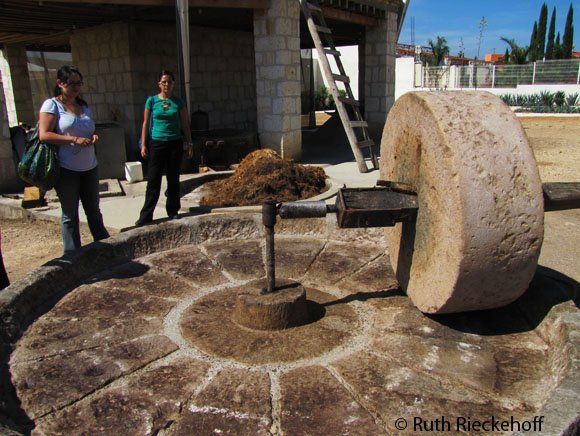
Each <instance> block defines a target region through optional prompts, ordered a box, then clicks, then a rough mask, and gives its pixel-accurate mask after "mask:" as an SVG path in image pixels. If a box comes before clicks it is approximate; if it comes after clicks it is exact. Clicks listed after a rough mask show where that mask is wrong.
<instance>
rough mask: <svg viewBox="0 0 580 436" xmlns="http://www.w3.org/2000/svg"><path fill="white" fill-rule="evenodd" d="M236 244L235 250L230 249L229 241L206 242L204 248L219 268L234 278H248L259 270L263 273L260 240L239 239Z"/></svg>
mask: <svg viewBox="0 0 580 436" xmlns="http://www.w3.org/2000/svg"><path fill="white" fill-rule="evenodd" d="M236 245H237V246H236V251H235V252H234V251H232V248H231V242H230V241H216V242H213V243H210V244H206V245H205V246H204V249H205V251H206V252H207V253H208V255H209V256H210V257H211V258H212V259H214V260H215V261H216V262H217V264H218V265H219V268H220V269H221V270H222V271H226V272H227V274H230V275H231V277H232V278H234V279H235V280H249V279H252V278H254V277H256V275H259V271H262V272H263V273H264V263H263V262H262V246H261V243H260V241H255V240H252V241H241V243H240V244H236Z"/></svg>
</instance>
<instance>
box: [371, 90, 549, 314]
mask: <svg viewBox="0 0 580 436" xmlns="http://www.w3.org/2000/svg"><path fill="white" fill-rule="evenodd" d="M380 172H381V179H383V180H390V181H397V182H403V183H407V184H410V185H412V186H413V187H414V189H416V192H417V195H418V202H419V212H418V216H417V221H416V223H412V224H409V223H407V224H398V225H397V226H396V227H394V228H389V229H387V244H388V248H389V254H390V257H391V263H392V265H393V268H394V270H395V272H396V275H397V279H398V280H399V283H400V285H401V287H402V288H403V289H404V290H405V291H406V292H407V294H408V296H409V297H410V298H411V300H412V301H413V303H414V304H415V305H416V306H417V307H418V308H419V309H420V310H421V311H423V312H426V313H450V312H460V311H469V310H479V309H488V308H493V307H499V306H502V305H505V304H507V303H510V302H512V301H514V300H515V299H517V298H518V297H519V296H520V295H521V294H522V293H523V292H524V291H525V290H526V289H527V287H528V285H529V283H530V281H531V279H532V277H533V275H534V272H535V270H536V266H537V261H538V256H539V252H540V247H541V245H542V239H543V226H544V211H543V197H542V186H541V182H540V177H539V173H538V169H537V165H536V161H535V159H534V155H533V152H532V150H531V148H530V146H529V143H528V140H527V138H526V135H525V133H524V130H523V128H522V126H521V124H520V123H519V121H518V120H517V118H516V117H515V115H514V114H513V113H512V112H511V110H510V109H509V107H507V106H506V105H505V104H504V103H503V102H502V101H501V100H500V99H499V98H497V97H495V96H494V95H492V94H490V93H487V92H412V93H408V94H405V95H403V96H402V97H401V98H399V99H398V100H397V102H396V103H395V105H394V106H393V108H392V109H391V112H390V113H389V117H388V119H387V122H386V124H385V129H384V132H383V137H382V141H381V168H380Z"/></svg>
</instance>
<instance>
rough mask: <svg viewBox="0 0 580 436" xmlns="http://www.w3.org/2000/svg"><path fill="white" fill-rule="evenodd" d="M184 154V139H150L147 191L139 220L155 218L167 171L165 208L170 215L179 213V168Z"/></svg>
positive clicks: (144, 220)
mask: <svg viewBox="0 0 580 436" xmlns="http://www.w3.org/2000/svg"><path fill="white" fill-rule="evenodd" d="M182 154H183V140H181V139H178V140H176V141H155V140H153V139H152V140H151V141H149V164H148V168H147V191H146V192H145V204H144V205H143V209H141V214H140V215H139V221H141V222H147V221H151V220H152V219H153V212H154V211H155V206H157V201H158V200H159V195H160V194H161V179H162V178H163V172H164V171H165V174H166V176H165V177H166V179H167V201H166V202H165V210H166V211H167V215H168V216H172V215H177V213H178V212H179V209H180V208H181V201H180V195H179V170H180V169H181V156H182Z"/></svg>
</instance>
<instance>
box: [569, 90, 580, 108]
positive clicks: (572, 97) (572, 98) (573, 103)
mask: <svg viewBox="0 0 580 436" xmlns="http://www.w3.org/2000/svg"><path fill="white" fill-rule="evenodd" d="M579 95H580V94H578V93H577V92H575V93H573V94H568V95H567V96H566V105H567V106H570V107H572V106H576V105H577V104H578V102H579V100H578V96H579Z"/></svg>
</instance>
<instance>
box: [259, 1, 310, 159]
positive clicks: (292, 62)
mask: <svg viewBox="0 0 580 436" xmlns="http://www.w3.org/2000/svg"><path fill="white" fill-rule="evenodd" d="M254 48H255V61H256V96H257V115H258V133H259V135H260V143H261V145H262V147H266V148H271V149H273V150H275V151H276V152H278V153H280V154H281V155H282V157H285V158H289V159H299V158H300V154H301V149H302V126H301V118H300V4H299V2H297V1H296V0H272V1H271V6H270V8H269V9H266V10H255V11H254Z"/></svg>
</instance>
